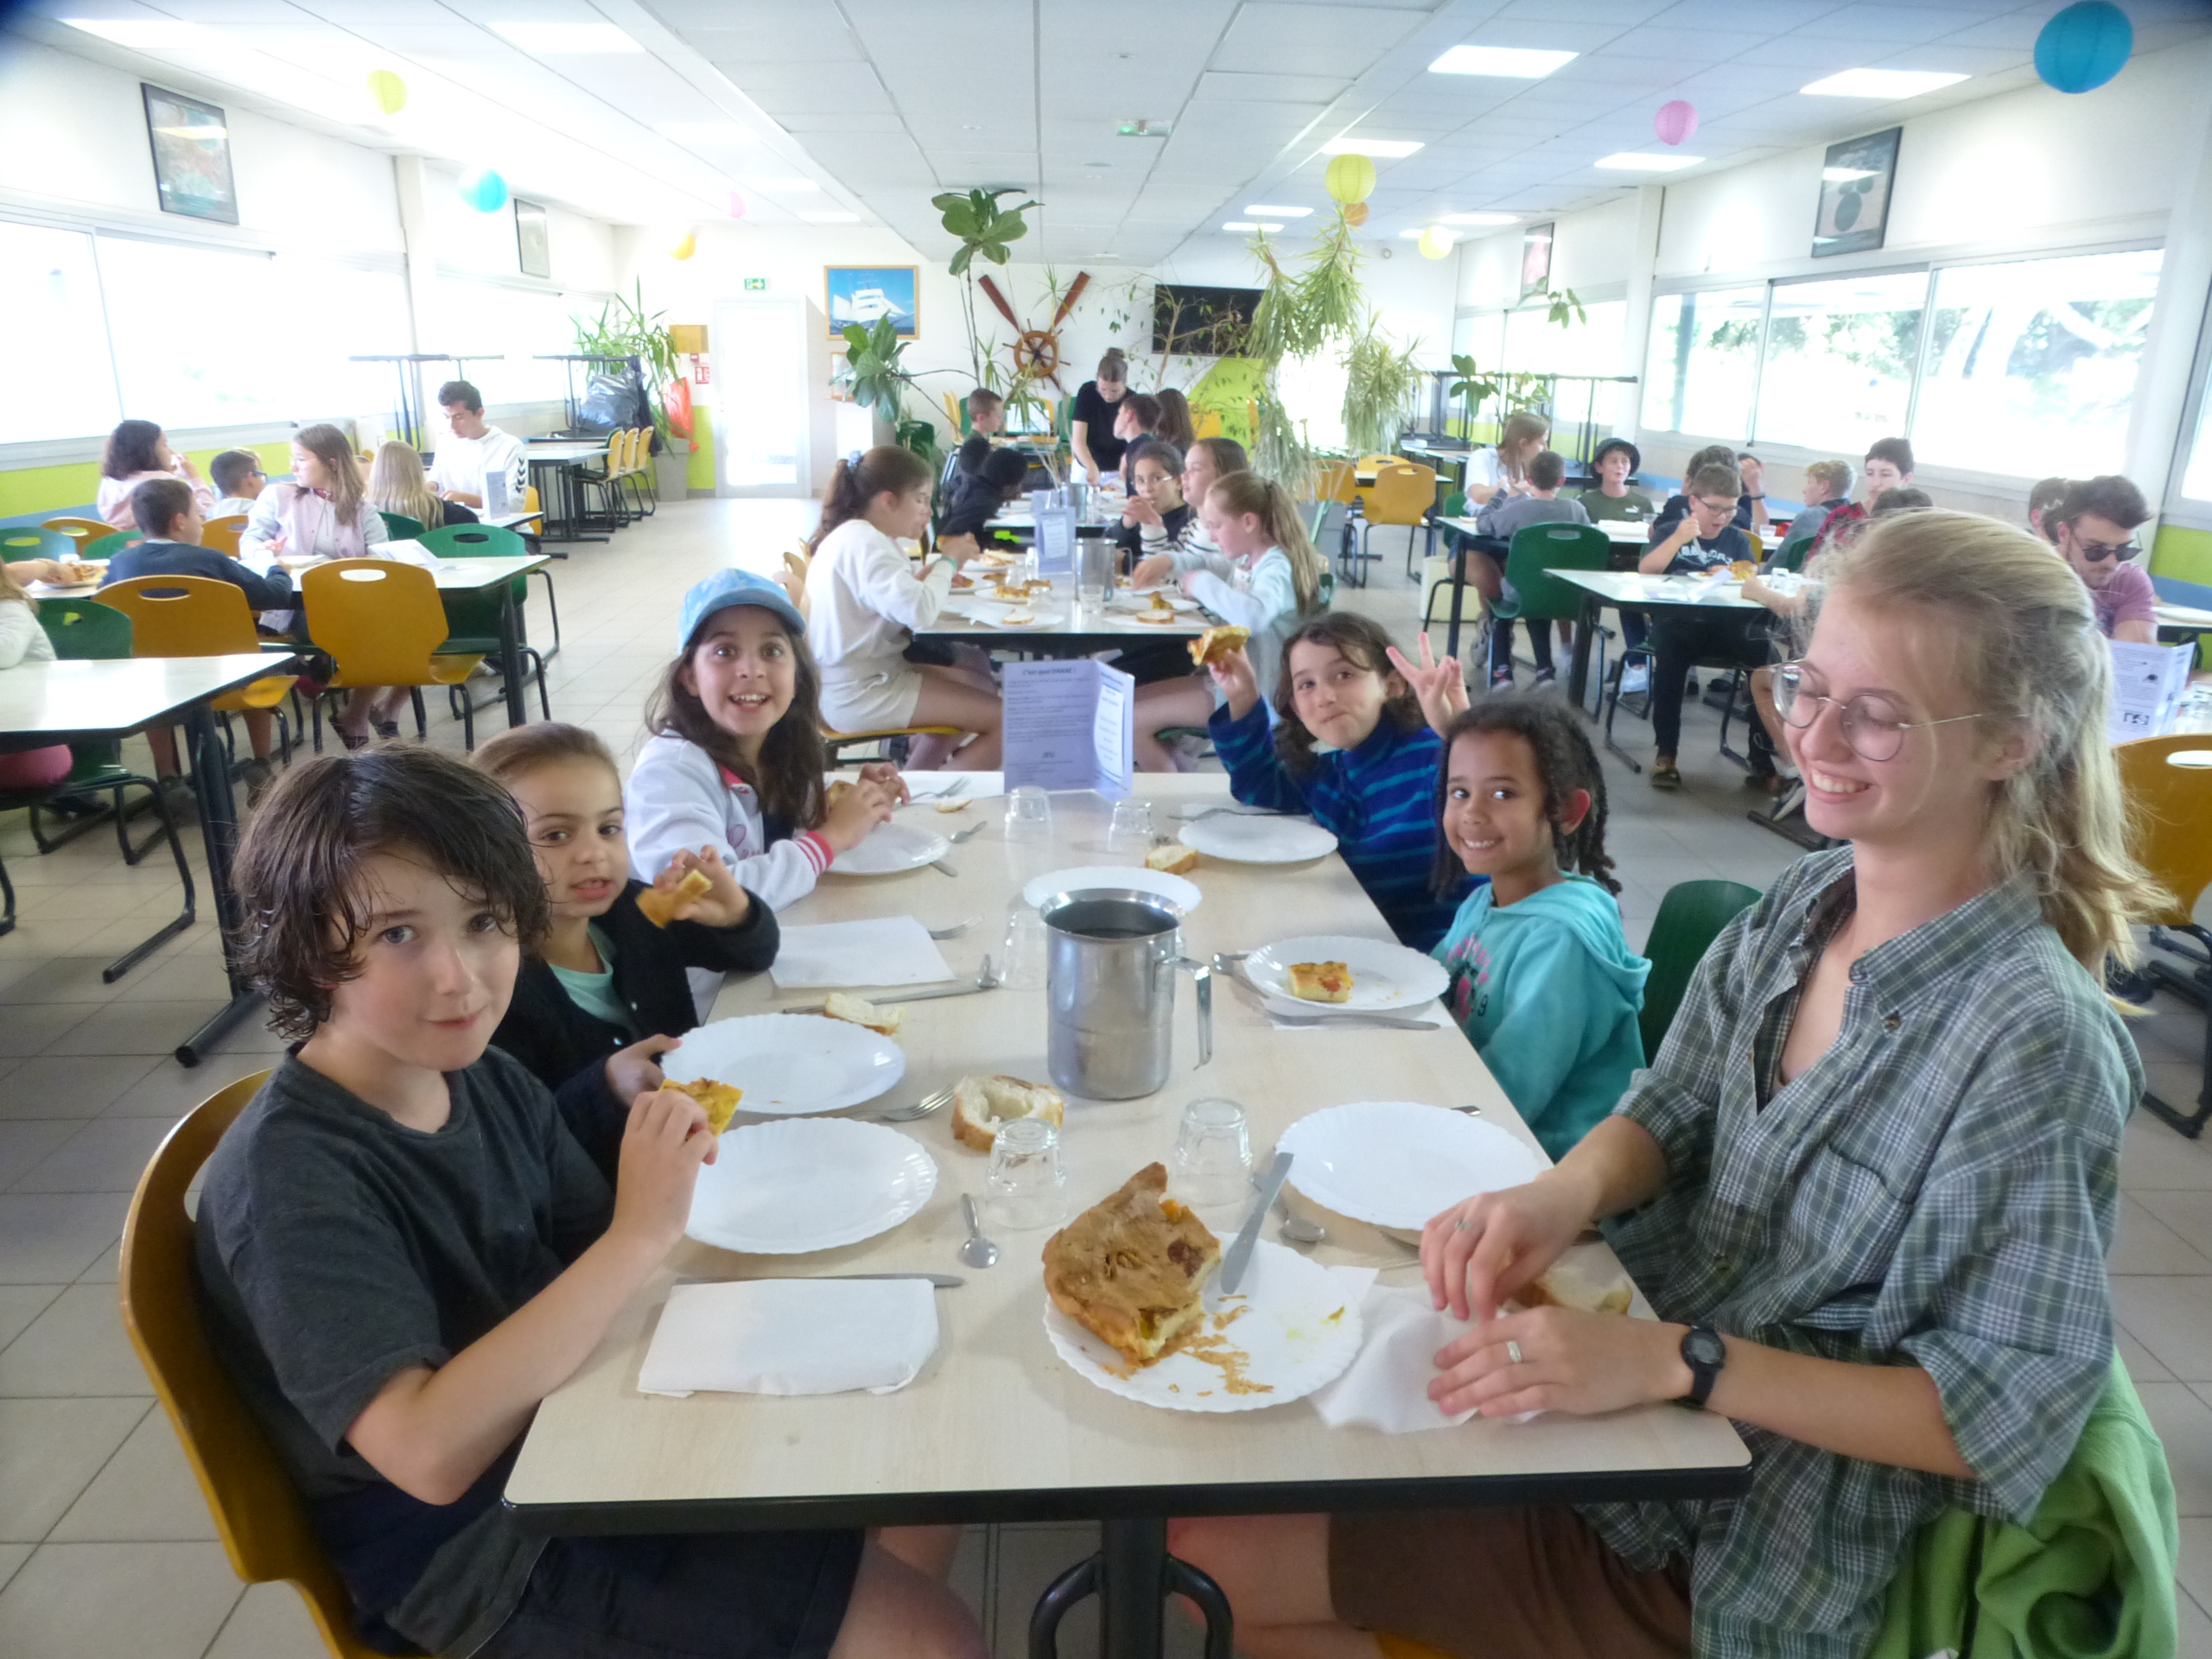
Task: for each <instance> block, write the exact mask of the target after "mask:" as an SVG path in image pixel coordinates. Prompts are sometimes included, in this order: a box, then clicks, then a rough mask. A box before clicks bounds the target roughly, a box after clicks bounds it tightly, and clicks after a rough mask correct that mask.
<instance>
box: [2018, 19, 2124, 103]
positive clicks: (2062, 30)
mask: <svg viewBox="0 0 2212 1659" xmlns="http://www.w3.org/2000/svg"><path fill="white" fill-rule="evenodd" d="M2134 49H2135V26H2134V25H2133V23H2131V22H2128V21H2127V14H2126V12H2124V11H2122V10H2120V8H2119V7H2118V6H2115V5H2112V4H2109V3H2107V0H2080V3H2079V4H2077V5H2071V6H2069V7H2067V8H2066V10H2063V11H2062V12H2060V13H2059V14H2058V15H2057V16H2055V17H2053V18H2052V19H2051V20H2050V22H2047V23H2045V24H2044V26H2043V33H2042V34H2040V35H2037V36H2036V73H2037V74H2038V75H2040V76H2042V77H2043V79H2044V85H2045V86H2050V87H2053V88H2055V89H2056V90H2057V91H2059V92H2094V91H2095V90H2096V89H2097V88H2098V87H2100V86H2103V85H2104V84H2105V83H2106V82H2107V81H2108V80H2110V79H2112V78H2113V76H2114V75H2116V74H2118V73H2120V71H2121V70H2122V69H2124V68H2126V67H2127V54H2129V53H2130V52H2133V50H2134Z"/></svg>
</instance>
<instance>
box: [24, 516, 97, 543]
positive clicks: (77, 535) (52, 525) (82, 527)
mask: <svg viewBox="0 0 2212 1659" xmlns="http://www.w3.org/2000/svg"><path fill="white" fill-rule="evenodd" d="M39 528H40V529H41V530H55V531H60V532H61V534H63V535H64V536H67V537H69V539H70V540H71V541H73V542H75V543H77V544H78V545H79V546H80V547H81V546H82V545H83V544H84V543H86V542H96V541H98V540H99V538H100V537H103V536H111V535H113V534H114V533H115V526H114V525H113V524H109V523H108V522H107V521H106V520H105V519H104V518H69V517H67V515H66V514H65V515H64V516H63V517H61V518H46V519H41V521H40V523H39Z"/></svg>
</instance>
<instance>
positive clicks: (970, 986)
mask: <svg viewBox="0 0 2212 1659" xmlns="http://www.w3.org/2000/svg"><path fill="white" fill-rule="evenodd" d="M996 989H998V987H997V986H995V985H978V984H976V982H975V981H974V980H972V979H971V980H969V981H968V982H965V983H964V984H960V985H948V986H946V987H945V988H944V989H943V990H938V991H902V990H899V989H898V988H896V987H889V988H884V989H882V990H881V991H880V992H879V993H878V995H877V996H876V997H874V998H872V999H870V1000H871V1001H884V1002H934V1001H937V1000H938V998H939V997H941V996H974V995H976V993H977V992H979V991H995V990H996ZM827 1007H829V1004H828V1003H827V1002H807V1003H802V1004H801V1005H800V1006H799V1007H795V1008H779V1009H777V1010H776V1012H777V1013H779V1014H820V1013H821V1012H822V1011H823V1009H824V1008H827Z"/></svg>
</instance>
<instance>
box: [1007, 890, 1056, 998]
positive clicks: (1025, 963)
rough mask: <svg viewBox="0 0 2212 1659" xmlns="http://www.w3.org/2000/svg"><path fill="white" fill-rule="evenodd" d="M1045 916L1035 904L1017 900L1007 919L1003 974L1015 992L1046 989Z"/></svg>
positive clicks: (1008, 985) (1009, 986)
mask: <svg viewBox="0 0 2212 1659" xmlns="http://www.w3.org/2000/svg"><path fill="white" fill-rule="evenodd" d="M1045 946H1046V933H1045V918H1043V917H1042V916H1040V915H1039V914H1038V912H1037V907H1036V906H1034V905H1027V904H1024V903H1022V902H1021V900H1020V899H1015V900H1014V906H1013V908H1012V909H1010V910H1009V911H1008V912H1007V918H1006V977H1005V979H1004V981H1003V982H1002V983H1004V984H1005V985H1006V986H1007V988H1009V989H1011V990H1016V991H1041V990H1043V989H1044V988H1045Z"/></svg>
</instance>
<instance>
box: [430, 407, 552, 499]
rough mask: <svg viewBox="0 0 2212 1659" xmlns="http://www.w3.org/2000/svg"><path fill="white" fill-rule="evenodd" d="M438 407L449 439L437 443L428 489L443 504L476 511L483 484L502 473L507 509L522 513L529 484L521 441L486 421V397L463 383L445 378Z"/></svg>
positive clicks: (482, 492) (526, 461)
mask: <svg viewBox="0 0 2212 1659" xmlns="http://www.w3.org/2000/svg"><path fill="white" fill-rule="evenodd" d="M438 407H439V409H440V410H443V411H444V414H445V417H446V426H447V428H448V431H449V432H450V434H451V435H450V436H448V437H445V438H442V439H440V440H439V441H438V452H437V454H435V456H433V457H432V458H431V466H430V487H431V488H432V489H434V490H435V491H436V492H437V493H439V494H440V495H442V496H443V497H445V499H447V500H448V501H458V502H460V503H461V505H462V506H464V507H474V508H475V509H476V510H477V511H478V512H482V511H483V507H484V497H485V493H486V492H485V480H486V479H488V478H490V477H492V476H493V475H494V474H505V477H506V480H507V510H508V511H509V512H520V511H521V510H522V504H523V490H524V486H525V485H527V484H528V483H529V481H530V480H529V478H528V476H527V474H528V473H529V471H530V461H529V458H528V456H527V455H526V454H524V451H523V447H522V440H521V439H519V438H518V437H516V436H515V435H513V434H512V433H511V432H502V431H501V430H500V429H499V428H498V427H496V426H493V425H492V424H491V423H489V422H487V421H486V419H485V418H484V399H483V397H481V395H480V394H479V393H478V391H477V390H476V388H475V387H474V386H473V385H470V384H469V383H468V382H467V381H466V380H448V381H447V382H446V383H445V385H442V386H440V387H439V388H438Z"/></svg>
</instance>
